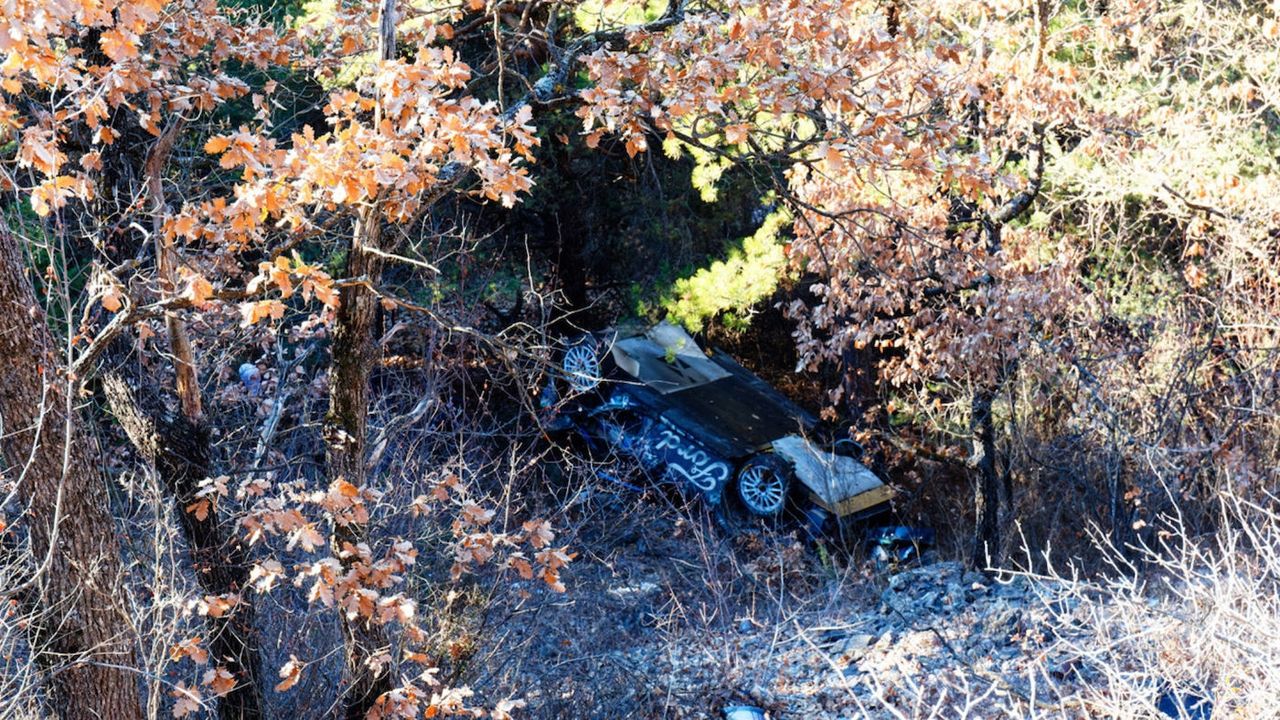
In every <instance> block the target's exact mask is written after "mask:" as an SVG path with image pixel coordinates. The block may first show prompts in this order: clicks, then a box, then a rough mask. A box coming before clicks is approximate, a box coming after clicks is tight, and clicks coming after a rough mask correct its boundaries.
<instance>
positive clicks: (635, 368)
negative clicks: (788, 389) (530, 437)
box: [580, 322, 893, 516]
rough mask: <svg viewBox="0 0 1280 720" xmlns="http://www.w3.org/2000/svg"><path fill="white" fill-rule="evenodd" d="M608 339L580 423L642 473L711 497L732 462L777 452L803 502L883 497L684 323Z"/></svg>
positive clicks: (802, 416)
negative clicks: (605, 360)
mask: <svg viewBox="0 0 1280 720" xmlns="http://www.w3.org/2000/svg"><path fill="white" fill-rule="evenodd" d="M597 337H600V336H597ZM607 337H608V348H607V349H608V353H609V356H610V358H611V359H612V360H613V365H614V366H615V370H614V371H613V372H606V373H604V374H605V375H606V376H608V377H607V380H608V381H607V382H606V383H605V384H603V385H602V386H601V387H600V388H599V390H598V391H597V392H596V397H599V398H601V399H602V401H600V402H599V404H598V405H596V406H595V407H594V408H592V409H590V410H589V411H588V413H587V424H588V425H589V426H590V427H587V428H582V427H580V430H583V431H584V434H586V435H588V436H590V435H595V436H597V437H598V438H602V439H604V441H605V442H606V444H608V445H609V446H611V447H613V448H615V449H617V450H618V451H620V452H623V453H626V454H628V455H630V456H632V457H634V458H636V459H637V460H638V461H639V462H640V464H641V465H642V466H644V467H645V468H646V469H648V470H650V471H651V472H655V473H659V474H660V475H661V476H662V477H665V478H666V479H668V480H671V481H673V482H679V483H682V484H684V485H687V486H688V487H690V488H691V489H693V490H694V491H696V492H697V493H699V494H701V495H703V496H704V497H706V499H707V500H708V501H709V502H711V503H712V504H718V503H719V502H720V500H721V498H722V497H723V494H724V490H725V488H726V487H727V486H728V484H729V482H730V481H731V479H732V477H733V473H734V468H737V467H739V466H741V465H742V463H743V462H745V461H746V460H747V459H748V458H750V457H753V456H755V455H758V454H760V453H776V454H777V455H778V456H779V457H781V458H783V459H784V460H786V462H787V463H788V464H789V465H790V466H791V467H792V469H793V470H794V473H795V476H796V478H797V479H798V480H799V481H800V483H801V484H802V485H804V487H805V489H806V490H807V491H808V493H807V494H808V496H809V498H810V500H811V501H812V502H813V503H815V504H816V505H818V506H820V507H822V508H824V509H826V510H827V511H829V512H831V513H833V514H835V515H837V516H847V515H851V514H855V513H862V512H863V511H866V510H868V508H873V507H875V506H877V505H882V504H884V503H885V502H887V501H888V499H889V498H890V497H892V495H893V492H892V490H891V489H890V488H889V487H888V486H886V485H885V484H884V483H883V482H882V481H881V480H880V478H878V477H876V475H875V474H874V473H872V472H871V470H869V469H868V468H867V467H866V466H864V465H862V464H861V463H859V462H858V461H857V460H855V459H854V458H851V457H847V456H845V455H842V454H838V453H835V452H831V451H830V450H825V449H823V448H821V447H819V446H818V445H816V444H814V443H813V442H811V441H810V440H809V439H807V438H809V437H812V436H813V432H812V431H814V429H815V428H816V427H817V424H818V423H817V419H816V418H814V417H813V415H811V414H810V413H808V412H806V411H805V410H804V409H803V408H801V407H799V406H798V405H796V404H795V403H794V402H792V401H791V400H789V399H788V398H787V397H786V396H784V395H783V394H782V393H780V392H778V391H777V390H776V389H774V388H773V387H771V386H770V385H769V384H768V383H766V382H765V381H764V380H762V379H761V378H759V377H757V376H756V375H755V374H753V373H752V372H750V371H749V370H747V369H746V368H744V367H742V366H741V365H739V364H738V363H737V362H736V361H734V360H733V358H731V357H729V356H728V355H727V354H725V353H723V352H720V351H718V350H716V351H712V352H710V353H707V352H704V351H703V350H702V349H701V348H699V347H698V345H697V343H696V342H694V340H693V338H692V337H690V336H689V335H688V333H686V332H685V331H684V330H683V329H680V328H678V327H676V326H673V325H670V324H669V323H665V322H663V323H659V324H658V325H656V326H653V327H651V328H648V329H647V330H645V331H642V332H631V333H627V332H613V333H610V334H609V335H608V336H607Z"/></svg>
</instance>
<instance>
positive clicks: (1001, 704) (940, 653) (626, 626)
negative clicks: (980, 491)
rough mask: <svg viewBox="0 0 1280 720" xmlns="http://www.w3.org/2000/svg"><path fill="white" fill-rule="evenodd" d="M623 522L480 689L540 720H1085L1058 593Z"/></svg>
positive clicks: (780, 541)
mask: <svg viewBox="0 0 1280 720" xmlns="http://www.w3.org/2000/svg"><path fill="white" fill-rule="evenodd" d="M622 502H627V500H626V499H625V498H624V499H623V500H622ZM631 502H634V500H632V501H631ZM612 511H614V512H617V513H618V515H617V516H616V517H615V518H614V519H613V521H612V522H606V523H605V524H603V525H602V526H601V527H599V528H596V529H594V530H592V529H590V528H589V527H584V530H583V531H582V532H581V533H580V535H579V537H578V538H577V540H578V542H579V543H580V545H582V546H585V547H587V548H588V550H587V552H585V553H584V557H583V558H582V559H581V560H580V561H579V563H577V565H576V567H575V570H574V573H573V574H572V576H571V579H570V580H569V584H570V589H569V592H568V593H566V594H565V595H564V596H545V595H538V596H535V598H533V599H532V600H530V601H529V602H528V604H526V605H524V606H522V608H521V610H520V611H519V612H520V613H521V614H523V615H524V617H523V618H522V621H521V622H518V623H513V624H511V625H510V626H509V627H510V634H509V635H506V636H504V637H505V638H506V642H508V644H509V645H508V647H511V648H516V647H518V648H521V651H520V652H518V653H516V655H518V657H519V658H520V659H517V660H513V661H512V662H511V663H510V664H508V665H507V666H506V667H504V669H503V670H502V671H500V672H497V673H495V674H494V675H493V676H491V677H485V678H481V679H480V681H479V683H478V685H479V686H483V685H484V684H486V683H489V682H492V683H495V684H496V686H498V687H508V688H511V690H512V691H513V692H514V693H515V694H519V695H521V696H522V697H524V698H525V699H526V700H527V701H528V703H529V705H528V708H527V711H526V712H527V714H528V716H529V717H536V718H620V717H637V718H640V717H643V718H650V717H652V718H721V717H723V709H724V708H725V707H727V706H731V705H735V704H750V705H756V706H759V707H761V708H763V709H765V710H766V711H768V713H769V717H771V718H806V719H807V718H814V719H820V718H833V719H834V718H897V717H913V718H914V717H940V718H964V717H971V718H1005V717H1027V716H1028V708H1039V709H1042V710H1043V709H1050V708H1052V709H1054V712H1053V713H1052V716H1053V717H1074V716H1077V715H1078V714H1077V713H1075V712H1074V711H1073V709H1072V708H1073V704H1072V702H1071V701H1070V700H1069V699H1068V700H1067V701H1066V702H1065V703H1064V702H1061V701H1060V700H1061V698H1064V697H1068V696H1069V695H1070V693H1071V689H1072V687H1073V683H1074V682H1076V681H1078V680H1079V678H1080V674H1081V672H1082V668H1081V667H1079V666H1078V664H1076V663H1074V662H1073V659H1072V657H1071V655H1070V654H1069V653H1068V652H1066V651H1064V650H1061V649H1060V648H1061V647H1062V646H1061V643H1059V642H1057V640H1058V639H1059V636H1060V634H1061V633H1060V631H1059V632H1058V633H1056V634H1055V632H1054V631H1053V630H1052V629H1051V628H1052V627H1061V626H1063V622H1064V618H1066V616H1068V615H1069V611H1070V607H1069V605H1068V604H1066V603H1064V602H1061V601H1055V600H1054V599H1053V597H1052V593H1051V592H1048V591H1050V590H1051V588H1050V586H1048V585H1045V584H1043V583H1036V582H1031V581H1029V580H1027V579H1026V578H1022V577H1018V578H1006V579H1003V580H1001V579H999V578H995V577H991V576H987V575H983V574H980V573H975V572H967V571H965V570H964V569H963V567H962V566H961V565H960V564H959V563H957V562H951V561H942V560H938V559H937V558H931V557H929V556H926V558H925V561H924V564H920V563H919V562H917V563H916V564H915V565H914V566H910V567H877V566H876V565H875V564H874V563H871V562H870V561H868V560H865V559H864V558H862V557H861V555H860V554H859V553H858V552H856V547H855V551H854V552H852V553H850V552H843V551H836V550H834V549H832V548H827V547H823V548H815V547H811V546H805V545H803V544H801V543H800V542H799V541H798V540H796V539H795V538H794V537H787V536H785V535H782V536H779V535H770V534H762V535H759V536H755V535H748V536H745V537H738V538H732V539H731V538H727V537H725V536H724V535H723V533H721V532H719V531H717V530H716V529H715V528H714V527H713V526H711V525H709V524H706V523H701V522H699V521H698V519H697V518H696V517H690V516H686V515H683V514H682V513H681V512H678V511H673V510H672V509H670V508H661V507H657V506H653V505H649V506H647V507H646V506H645V505H643V504H640V505H637V506H633V507H629V508H626V509H623V508H622V507H621V506H614V507H613V508H612ZM603 515H604V516H606V517H607V516H609V515H610V511H608V510H606V512H604V513H603ZM855 545H856V544H855ZM1067 624H1068V625H1069V621H1068V622H1067ZM521 687H523V688H524V689H525V690H524V691H523V692H520V691H518V688H521Z"/></svg>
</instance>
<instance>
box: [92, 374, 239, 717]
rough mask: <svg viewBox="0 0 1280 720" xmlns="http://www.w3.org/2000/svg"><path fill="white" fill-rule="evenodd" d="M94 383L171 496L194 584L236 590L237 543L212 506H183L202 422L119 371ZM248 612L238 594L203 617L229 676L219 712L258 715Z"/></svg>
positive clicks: (201, 463)
mask: <svg viewBox="0 0 1280 720" xmlns="http://www.w3.org/2000/svg"><path fill="white" fill-rule="evenodd" d="M102 390H103V395H104V396H105V397H106V400H107V404H108V406H109V407H110V409H111V414H112V415H114V416H115V417H116V419H117V420H119V421H120V425H121V427H123V428H124V431H125V434H127V435H128V436H129V440H130V442H131V443H133V446H134V447H135V448H136V449H137V450H138V452H139V453H140V454H141V455H142V456H143V457H144V458H145V459H146V460H147V462H149V463H150V464H151V466H152V467H153V468H155V471H156V474H157V475H159V477H160V480H161V482H163V483H164V487H165V490H166V491H167V492H168V493H169V495H170V496H171V497H172V498H173V502H174V512H175V513H176V514H177V517H178V520H179V522H180V524H181V526H182V534H183V536H184V537H185V538H186V540H187V545H188V547H189V549H190V553H191V562H192V565H193V566H194V570H195V574H196V578H197V579H198V580H199V582H200V587H201V588H202V589H203V590H204V591H205V592H206V593H208V594H210V595H224V594H228V593H236V592H240V591H241V590H243V589H244V587H245V585H246V584H247V583H248V580H249V567H248V561H247V559H246V557H245V552H244V547H243V546H242V545H241V543H240V542H239V541H238V539H237V538H236V537H235V534H234V533H232V532H227V529H226V528H224V527H222V525H221V524H220V523H219V522H218V512H217V508H215V507H212V506H210V507H208V508H207V512H206V513H195V512H191V511H189V510H188V509H187V508H189V507H191V506H192V505H193V504H194V503H196V502H197V501H198V500H199V498H197V496H196V493H197V492H198V491H199V490H200V481H201V480H203V479H204V478H205V477H207V476H208V475H209V462H210V445H209V430H208V428H207V427H206V426H205V425H204V424H203V423H198V422H192V421H191V420H189V419H188V418H187V417H185V416H184V415H178V416H169V414H168V413H166V412H165V410H164V409H163V407H162V405H161V403H160V400H159V398H156V397H154V396H152V395H151V394H149V393H148V392H147V391H146V390H145V389H140V390H139V391H138V392H137V393H135V392H134V390H133V388H131V387H130V384H129V382H128V381H127V380H126V379H125V377H124V376H123V375H122V374H121V373H120V372H119V371H108V372H106V373H104V375H103V377H102ZM140 396H141V397H140ZM202 514H203V516H204V518H203V519H201V515H202ZM254 615H255V613H254V605H253V602H252V600H251V598H249V597H245V598H243V599H242V600H241V601H240V603H238V604H237V605H236V607H235V610H234V611H233V612H231V613H229V614H227V615H224V616H223V617H220V618H208V620H207V622H208V626H209V652H210V655H211V656H212V657H213V662H214V663H215V664H217V665H221V666H223V667H225V668H226V669H227V670H228V671H230V672H231V674H232V675H234V676H235V678H236V686H235V688H234V689H232V690H231V691H230V692H228V693H227V694H226V695H223V696H222V697H221V698H220V699H219V701H218V717H219V718H221V720H257V719H258V718H261V717H262V698H261V691H262V690H261V689H262V685H261V683H260V678H259V674H258V647H257V641H256V632H255V629H254Z"/></svg>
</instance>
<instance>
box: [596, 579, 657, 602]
mask: <svg viewBox="0 0 1280 720" xmlns="http://www.w3.org/2000/svg"><path fill="white" fill-rule="evenodd" d="M657 589H658V586H657V585H655V584H653V583H651V582H642V583H639V584H637V585H623V586H621V587H615V588H609V589H608V590H607V591H606V592H608V593H609V594H610V595H612V596H614V597H616V598H618V599H620V600H621V599H624V598H628V597H635V596H638V595H648V594H649V593H651V592H655V591H656V590H657Z"/></svg>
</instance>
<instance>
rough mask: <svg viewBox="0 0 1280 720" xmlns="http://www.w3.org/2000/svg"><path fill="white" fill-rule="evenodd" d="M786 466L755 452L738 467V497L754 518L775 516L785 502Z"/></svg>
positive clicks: (788, 484) (788, 469)
mask: <svg viewBox="0 0 1280 720" xmlns="http://www.w3.org/2000/svg"><path fill="white" fill-rule="evenodd" d="M790 475H791V471H790V468H788V467H787V465H786V463H785V462H783V461H782V460H779V459H778V458H777V457H775V456H773V455H758V456H756V457H753V458H751V459H750V460H748V461H747V462H746V463H744V464H743V466H742V468H741V469H740V470H738V481H737V483H735V486H736V491H737V494H738V500H739V501H741V502H742V506H743V507H744V508H746V510H747V512H749V513H751V514H752V515H755V516H757V517H776V516H777V515H778V514H779V513H781V512H782V510H783V508H785V507H786V505H787V492H788V490H789V489H790V485H791V482H790Z"/></svg>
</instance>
